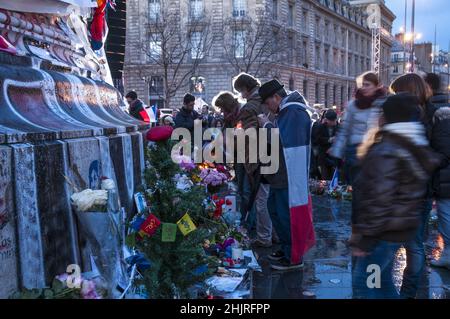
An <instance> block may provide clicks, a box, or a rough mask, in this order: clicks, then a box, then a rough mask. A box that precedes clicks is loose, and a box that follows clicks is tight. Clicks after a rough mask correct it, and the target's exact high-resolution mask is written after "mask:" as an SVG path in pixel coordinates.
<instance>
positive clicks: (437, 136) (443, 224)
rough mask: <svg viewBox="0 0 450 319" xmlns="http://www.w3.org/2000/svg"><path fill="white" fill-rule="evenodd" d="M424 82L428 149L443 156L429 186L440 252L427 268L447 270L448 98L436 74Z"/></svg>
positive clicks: (449, 225) (449, 186) (449, 254)
mask: <svg viewBox="0 0 450 319" xmlns="http://www.w3.org/2000/svg"><path fill="white" fill-rule="evenodd" d="M425 82H426V83H427V84H428V86H429V87H430V89H431V90H432V92H433V96H432V97H431V98H430V99H429V100H428V104H427V107H426V117H427V120H428V122H429V123H430V126H431V129H430V130H429V132H428V133H429V139H430V142H431V147H432V148H433V149H434V150H435V151H437V152H439V153H440V154H441V155H442V156H443V161H442V163H441V165H440V167H439V169H438V171H437V172H436V173H435V174H434V176H433V182H432V184H433V194H434V196H435V198H436V204H437V205H436V206H437V213H438V229H439V232H440V233H441V236H442V238H443V239H444V251H443V252H442V255H441V257H440V258H439V259H438V260H432V261H431V265H432V266H435V267H446V268H448V269H450V104H449V103H448V96H447V95H446V94H443V93H442V92H440V91H439V90H440V87H441V80H440V77H439V76H438V75H437V74H434V73H428V74H427V75H426V77H425Z"/></svg>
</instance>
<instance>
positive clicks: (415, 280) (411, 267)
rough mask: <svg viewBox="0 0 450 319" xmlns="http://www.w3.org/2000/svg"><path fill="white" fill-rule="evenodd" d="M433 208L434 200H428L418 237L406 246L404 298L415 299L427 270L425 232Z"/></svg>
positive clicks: (425, 204)
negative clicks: (424, 272)
mask: <svg viewBox="0 0 450 319" xmlns="http://www.w3.org/2000/svg"><path fill="white" fill-rule="evenodd" d="M431 208H432V200H431V199H427V200H426V201H425V202H424V205H423V214H422V220H421V223H420V225H419V228H418V229H417V233H416V236H415V237H414V238H413V239H411V240H410V241H408V242H406V243H405V244H404V247H405V250H406V268H405V271H404V272H403V282H402V288H401V291H400V294H401V296H402V298H415V297H416V294H417V290H418V288H419V284H420V280H421V279H422V275H423V271H424V269H425V248H424V245H423V242H424V240H425V230H426V227H427V224H428V218H429V216H430V211H431Z"/></svg>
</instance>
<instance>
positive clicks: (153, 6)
mask: <svg viewBox="0 0 450 319" xmlns="http://www.w3.org/2000/svg"><path fill="white" fill-rule="evenodd" d="M149 15H150V16H149V18H150V21H157V20H159V17H160V15H161V0H149Z"/></svg>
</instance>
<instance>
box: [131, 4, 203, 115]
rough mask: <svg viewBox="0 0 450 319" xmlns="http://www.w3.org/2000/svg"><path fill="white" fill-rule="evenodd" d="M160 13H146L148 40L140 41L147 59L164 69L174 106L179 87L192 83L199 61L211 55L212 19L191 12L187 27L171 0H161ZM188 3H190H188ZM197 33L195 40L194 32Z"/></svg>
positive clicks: (167, 99)
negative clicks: (190, 81)
mask: <svg viewBox="0 0 450 319" xmlns="http://www.w3.org/2000/svg"><path fill="white" fill-rule="evenodd" d="M160 3H161V6H160V8H159V13H158V14H157V16H156V17H155V15H154V16H153V18H154V19H150V14H149V13H146V14H145V20H148V21H149V23H148V29H147V30H148V32H147V33H148V34H147V39H148V42H146V43H139V44H137V48H138V49H139V50H141V51H142V52H143V53H144V55H145V57H146V59H147V61H148V62H149V63H150V64H151V65H154V66H155V68H156V69H157V70H158V72H161V73H162V74H161V73H160V75H162V77H163V79H164V97H163V98H164V100H165V104H166V106H167V107H170V106H171V105H170V102H171V99H172V98H173V97H174V96H175V94H176V93H177V91H178V90H180V89H182V88H184V87H186V86H188V85H189V79H190V78H191V77H192V76H193V75H195V73H196V71H197V69H198V66H199V63H200V62H201V61H202V60H204V59H206V58H207V57H208V56H209V52H210V49H211V47H212V32H211V23H210V21H209V20H208V19H207V18H206V17H204V16H202V17H200V18H193V17H192V16H191V15H190V16H189V23H188V25H187V28H185V26H184V25H183V26H182V25H181V23H182V22H181V18H180V16H181V13H180V11H179V8H178V9H175V8H173V7H172V8H170V7H169V3H168V1H161V2H160ZM186 7H188V6H186ZM194 33H195V36H196V42H195V43H193V39H192V36H193V35H194Z"/></svg>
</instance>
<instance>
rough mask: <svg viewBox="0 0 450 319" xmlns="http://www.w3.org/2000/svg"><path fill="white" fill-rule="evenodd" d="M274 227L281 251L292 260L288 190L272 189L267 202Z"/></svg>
mask: <svg viewBox="0 0 450 319" xmlns="http://www.w3.org/2000/svg"><path fill="white" fill-rule="evenodd" d="M267 209H268V210H269V214H270V218H271V219H272V226H273V227H275V231H276V232H277V234H278V237H279V239H280V244H281V250H282V251H283V253H284V255H285V257H286V258H288V259H289V260H290V259H291V246H292V242H291V212H290V209H289V191H288V189H287V188H272V187H271V188H270V192H269V198H268V200H267Z"/></svg>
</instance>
